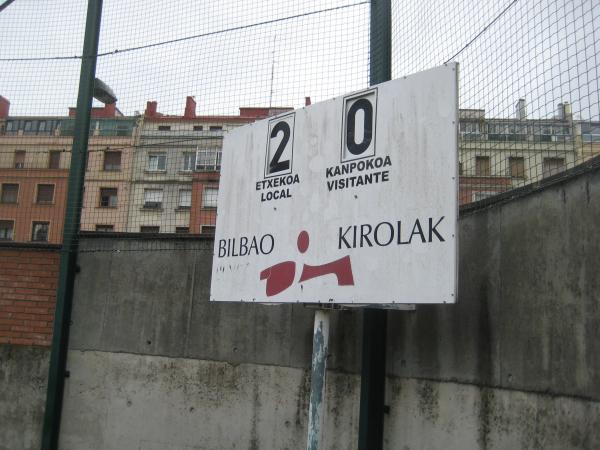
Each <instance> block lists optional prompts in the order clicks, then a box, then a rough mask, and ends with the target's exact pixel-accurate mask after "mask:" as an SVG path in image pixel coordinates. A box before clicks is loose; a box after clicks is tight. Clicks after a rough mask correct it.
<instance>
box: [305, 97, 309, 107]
mask: <svg viewBox="0 0 600 450" xmlns="http://www.w3.org/2000/svg"><path fill="white" fill-rule="evenodd" d="M304 106H310V97H304Z"/></svg>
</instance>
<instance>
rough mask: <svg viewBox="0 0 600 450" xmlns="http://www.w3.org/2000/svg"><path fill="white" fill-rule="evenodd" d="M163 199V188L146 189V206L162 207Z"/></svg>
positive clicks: (150, 207) (151, 207) (152, 207)
mask: <svg viewBox="0 0 600 450" xmlns="http://www.w3.org/2000/svg"><path fill="white" fill-rule="evenodd" d="M162 200H163V191H162V189H144V208H149V209H160V208H162Z"/></svg>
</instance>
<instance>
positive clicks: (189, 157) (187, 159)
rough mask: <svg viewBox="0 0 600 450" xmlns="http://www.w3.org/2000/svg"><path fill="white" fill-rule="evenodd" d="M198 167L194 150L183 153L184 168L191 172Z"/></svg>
mask: <svg viewBox="0 0 600 450" xmlns="http://www.w3.org/2000/svg"><path fill="white" fill-rule="evenodd" d="M195 167H196V154H195V153H193V152H186V153H184V154H183V170H185V171H186V172H191V171H192V170H194V168H195Z"/></svg>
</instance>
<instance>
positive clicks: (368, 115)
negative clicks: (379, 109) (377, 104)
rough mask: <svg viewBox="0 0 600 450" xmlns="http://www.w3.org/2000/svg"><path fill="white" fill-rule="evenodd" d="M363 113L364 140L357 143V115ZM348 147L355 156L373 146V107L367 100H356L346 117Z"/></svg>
mask: <svg viewBox="0 0 600 450" xmlns="http://www.w3.org/2000/svg"><path fill="white" fill-rule="evenodd" d="M360 110H362V111H363V116H364V127H363V130H364V132H363V138H362V141H361V142H356V135H355V133H356V114H357V113H358V111H360ZM346 124H347V125H346V146H347V147H348V151H349V152H350V153H352V154H353V155H357V156H358V155H360V154H362V153H363V152H364V151H365V150H366V149H368V148H369V145H371V140H372V139H373V105H372V104H371V102H370V101H369V100H368V99H366V98H361V99H358V100H356V101H355V102H354V103H353V104H352V106H351V107H350V109H349V110H348V115H347V117H346Z"/></svg>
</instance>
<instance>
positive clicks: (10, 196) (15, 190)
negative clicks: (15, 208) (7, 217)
mask: <svg viewBox="0 0 600 450" xmlns="http://www.w3.org/2000/svg"><path fill="white" fill-rule="evenodd" d="M1 195H2V196H1V197H0V199H1V202H2V203H17V199H18V198H19V185H18V184H12V183H10V184H9V183H2V194H1Z"/></svg>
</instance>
